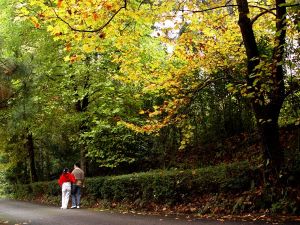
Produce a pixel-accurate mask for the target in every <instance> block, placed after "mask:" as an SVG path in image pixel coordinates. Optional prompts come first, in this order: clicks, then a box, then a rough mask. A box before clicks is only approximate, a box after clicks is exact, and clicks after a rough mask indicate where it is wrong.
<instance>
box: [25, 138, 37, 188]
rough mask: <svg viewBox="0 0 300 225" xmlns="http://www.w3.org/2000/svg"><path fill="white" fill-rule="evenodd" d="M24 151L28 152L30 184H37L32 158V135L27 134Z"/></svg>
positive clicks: (33, 158)
mask: <svg viewBox="0 0 300 225" xmlns="http://www.w3.org/2000/svg"><path fill="white" fill-rule="evenodd" d="M26 139H27V140H26V141H27V142H26V149H27V152H28V157H29V163H30V173H31V181H32V182H37V181H38V176H37V171H36V167H35V156H34V145H33V137H32V133H31V132H28V133H27V137H26Z"/></svg>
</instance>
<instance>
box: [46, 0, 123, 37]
mask: <svg viewBox="0 0 300 225" xmlns="http://www.w3.org/2000/svg"><path fill="white" fill-rule="evenodd" d="M126 7H127V0H124V5H123V6H121V7H120V8H119V9H118V10H117V11H116V12H115V13H114V14H113V15H112V16H111V17H110V18H109V19H108V20H107V21H106V22H105V23H104V24H103V25H102V26H100V27H99V28H97V29H93V30H86V29H77V28H74V27H73V26H72V25H71V24H70V23H69V22H67V21H66V20H64V19H63V18H61V17H60V16H59V15H58V14H57V12H56V11H55V9H54V8H52V9H53V12H54V14H55V16H56V17H57V18H58V19H59V20H60V21H62V22H63V23H65V24H66V25H67V26H68V27H69V28H70V29H71V30H72V31H77V32H83V33H96V32H99V31H101V30H103V29H104V28H105V27H106V26H107V25H109V24H110V22H111V21H112V20H113V19H114V18H115V16H116V15H117V14H118V13H119V12H120V11H121V10H122V9H126Z"/></svg>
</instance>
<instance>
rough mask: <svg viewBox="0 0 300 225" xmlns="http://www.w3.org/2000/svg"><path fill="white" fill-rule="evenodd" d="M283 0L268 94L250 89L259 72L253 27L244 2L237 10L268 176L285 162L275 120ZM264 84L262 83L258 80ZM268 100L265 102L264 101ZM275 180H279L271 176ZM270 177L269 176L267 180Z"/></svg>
mask: <svg viewBox="0 0 300 225" xmlns="http://www.w3.org/2000/svg"><path fill="white" fill-rule="evenodd" d="M284 3H285V0H276V28H277V33H279V32H280V33H279V35H276V37H275V38H274V41H275V47H274V51H273V57H272V71H270V72H271V74H272V75H271V77H270V78H269V79H270V80H271V81H272V83H273V85H272V86H271V85H270V84H267V85H270V86H271V91H270V92H269V93H267V94H266V95H264V96H263V95H260V94H259V93H258V92H255V90H254V88H253V86H254V85H253V84H254V80H255V76H252V75H255V73H258V72H261V71H257V70H256V66H257V65H259V63H260V55H259V51H258V47H257V42H256V40H255V36H254V32H253V24H252V22H251V20H250V18H249V17H248V15H249V7H248V2H247V0H237V4H238V11H239V21H238V24H239V27H240V30H241V33H242V37H243V42H244V46H245V49H246V55H247V63H248V66H247V69H248V71H247V85H248V87H249V88H250V89H249V90H250V92H254V93H255V97H254V98H252V107H253V111H254V114H255V117H256V120H257V124H258V128H259V131H260V134H261V140H262V147H263V150H264V157H265V166H266V171H271V174H272V175H274V174H276V175H278V173H279V171H280V168H281V166H282V164H283V162H284V154H283V149H282V147H281V145H280V139H279V126H278V118H279V113H280V109H281V107H282V104H283V101H284V96H285V90H284V79H283V78H284V72H283V67H282V63H281V62H282V60H283V57H284V44H285V36H286V32H285V29H284V28H285V16H286V10H285V7H282V4H284ZM260 82H263V81H260ZM266 98H267V100H266ZM272 177H273V178H274V179H277V178H278V177H274V176H272ZM269 178H271V177H269Z"/></svg>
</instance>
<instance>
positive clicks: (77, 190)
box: [72, 184, 81, 206]
mask: <svg viewBox="0 0 300 225" xmlns="http://www.w3.org/2000/svg"><path fill="white" fill-rule="evenodd" d="M80 197H81V187H80V186H78V185H76V184H73V185H72V206H79V205H80Z"/></svg>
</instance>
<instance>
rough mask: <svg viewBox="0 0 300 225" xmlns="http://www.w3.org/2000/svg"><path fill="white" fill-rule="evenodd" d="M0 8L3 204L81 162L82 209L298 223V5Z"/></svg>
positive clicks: (37, 4)
mask: <svg viewBox="0 0 300 225" xmlns="http://www.w3.org/2000/svg"><path fill="white" fill-rule="evenodd" d="M0 7H1V12H0V18H1V23H0V60H1V61H0V74H1V76H0V79H1V83H0V166H1V180H2V181H3V183H5V184H6V185H5V186H4V188H3V191H2V192H3V194H11V195H14V196H15V197H18V198H23V199H24V198H26V199H40V200H41V199H42V200H43V201H45V202H52V203H55V204H56V203H57V201H58V199H59V198H58V195H59V189H58V187H56V186H55V185H56V180H57V178H58V176H59V174H60V173H61V171H62V169H63V168H64V167H69V168H71V167H72V165H73V164H74V162H78V161H79V162H80V163H81V166H82V168H83V169H84V170H85V171H86V175H87V176H88V177H90V179H89V180H88V183H87V190H86V202H85V204H86V206H90V205H94V206H95V205H99V204H100V205H102V206H104V207H111V206H113V207H116V205H119V204H121V205H123V206H124V205H127V207H129V208H130V207H134V208H139V209H141V208H147V209H151V210H156V211H159V210H161V211H164V210H169V211H172V210H173V211H182V212H185V213H187V212H189V213H191V212H192V213H200V214H205V213H216V214H218V213H219V214H222V213H223V214H230V213H243V212H254V211H255V212H257V213H266V212H268V213H269V212H272V213H281V214H289V215H291V214H299V213H300V193H299V174H300V151H299V150H300V133H299V132H300V131H299V123H300V116H299V113H300V110H299V109H300V107H299V105H300V93H299V90H300V89H299V82H300V81H299V68H300V67H299V57H300V54H299V44H300V42H299V41H300V39H299V38H300V36H299V31H300V30H299V28H300V22H299V21H300V20H299V16H300V15H299V11H300V10H299V9H300V7H299V2H298V1H297V0H295V1H293V0H288V1H284V0H276V1H275V0H274V1H273V0H270V1H269V0H262V1H259V0H257V1H255V0H249V1H246V0H237V1H230V0H229V1H222V0H220V1H211V2H210V1H199V0H198V1H196V0H195V1H192V0H191V1H165V2H162V1H155V0H154V1H147V0H132V1H126V0H125V1H115V0H112V1H100V0H89V1H75V0H70V1H62V0H58V1H39V0H28V1H25V0H24V1H20V0H18V1H17V0H16V1H15V0H1V1H0ZM125 174H127V175H125ZM139 174H140V175H139ZM166 174H167V175H166ZM165 176H167V177H168V178H166V177H165ZM92 177H93V178H92ZM141 177H142V178H141ZM205 177H206V178H205ZM207 177H208V178H210V177H213V178H214V179H213V181H211V183H210V181H209V180H207ZM133 180H134V181H135V185H133V186H132V189H130V190H127V189H126V187H127V185H128V182H132V181H133ZM168 181H169V182H168ZM24 185H25V186H24ZM24 187H26V188H24ZM97 187H98V189H97ZM112 187H113V188H112ZM93 188H94V189H93ZM114 188H115V189H114ZM112 189H114V191H112ZM45 190H48V191H45ZM121 190H123V192H122V193H121ZM206 192H207V195H205V194H204V193H206ZM42 193H44V195H42ZM45 193H47V196H45ZM133 193H136V195H133ZM51 196H54V197H55V199H54V200H53V199H52V197H51ZM88 196H90V197H88ZM91 196H92V197H91ZM99 201H100V202H101V203H99ZM203 206H204V208H203ZM201 207H202V208H201ZM205 207H206V208H205Z"/></svg>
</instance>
